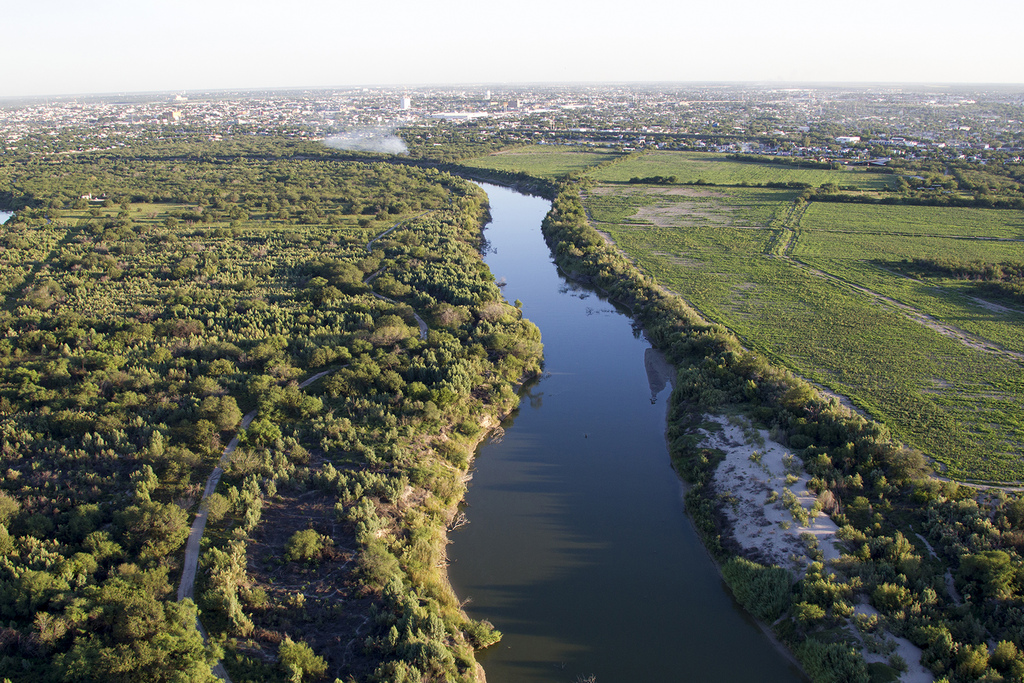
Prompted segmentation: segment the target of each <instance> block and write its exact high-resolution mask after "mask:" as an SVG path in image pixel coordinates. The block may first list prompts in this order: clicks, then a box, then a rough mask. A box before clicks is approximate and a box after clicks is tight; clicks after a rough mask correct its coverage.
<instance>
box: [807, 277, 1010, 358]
mask: <svg viewBox="0 0 1024 683" xmlns="http://www.w3.org/2000/svg"><path fill="white" fill-rule="evenodd" d="M787 260H788V261H789V262H790V263H792V264H793V265H795V266H797V267H799V268H802V269H803V270H806V271H807V272H809V273H812V274H813V275H816V276H818V277H821V278H825V279H827V280H831V281H832V282H838V283H839V284H842V285H845V286H847V287H850V288H851V289H854V290H856V291H858V292H860V293H861V294H866V295H868V296H870V297H871V298H873V299H875V300H876V301H880V302H882V303H885V304H888V305H890V306H892V307H894V308H896V309H897V310H898V311H900V312H901V313H903V315H905V316H906V317H907V318H909V319H910V320H912V321H913V322H916V323H918V324H920V325H924V326H925V327H927V328H929V329H931V330H935V331H936V332H938V333H939V334H941V335H942V336H944V337H948V338H949V339H952V340H954V341H958V342H960V343H961V344H963V345H964V346H966V347H968V348H970V349H974V350H975V351H982V352H984V353H990V354H993V355H997V356H1003V357H1005V358H1010V359H1013V360H1016V361H1024V353H1020V352H1019V351H1011V350H1009V349H1006V348H1003V347H1002V346H1001V345H999V344H997V343H996V342H994V341H992V340H991V339H986V338H984V337H981V336H979V335H976V334H973V333H971V332H968V331H967V330H963V329H960V328H959V327H956V326H955V325H950V324H949V323H944V322H942V321H940V320H937V319H936V318H934V317H932V316H930V315H928V314H927V313H922V312H921V311H919V310H917V309H916V308H914V307H913V306H911V305H909V304H905V303H903V302H902V301H899V300H898V299H894V298H892V297H891V296H886V295H885V294H881V293H879V292H876V291H874V290H873V289H869V288H867V287H865V286H864V285H859V284H857V283H855V282H851V281H850V280H847V279H845V278H842V277H839V276H838V275H833V274H831V273H826V272H825V271H823V270H818V269H817V268H814V267H812V266H809V265H807V264H806V263H804V262H803V261H800V260H799V259H795V258H788V259H787Z"/></svg>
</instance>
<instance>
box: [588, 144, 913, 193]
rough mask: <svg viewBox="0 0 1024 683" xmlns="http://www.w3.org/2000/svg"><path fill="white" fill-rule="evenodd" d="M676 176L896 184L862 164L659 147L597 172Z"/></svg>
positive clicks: (601, 177) (865, 186)
mask: <svg viewBox="0 0 1024 683" xmlns="http://www.w3.org/2000/svg"><path fill="white" fill-rule="evenodd" d="M651 176H676V178H677V179H678V182H680V183H691V182H696V181H703V182H706V183H709V184H712V185H743V184H747V185H758V184H764V183H780V182H781V183H787V182H797V183H809V184H811V185H814V186H819V185H823V184H825V183H836V184H838V185H841V186H850V187H856V188H857V189H861V190H875V191H880V190H884V189H887V188H889V187H892V183H893V182H894V180H893V179H894V176H892V175H886V174H880V173H871V172H868V171H866V170H864V169H859V168H842V169H838V170H827V169H813V168H793V167H790V166H783V165H781V164H757V163H748V162H740V161H730V160H728V159H727V158H726V155H724V154H707V153H703V152H668V151H655V152H650V153H648V154H644V155H643V156H639V157H636V158H634V159H629V160H627V161H624V162H623V163H621V164H616V165H615V166H612V167H609V168H603V169H600V170H598V171H597V172H595V173H594V179H595V180H598V181H600V182H608V183H623V182H628V181H629V179H630V178H634V177H638V178H648V177H651Z"/></svg>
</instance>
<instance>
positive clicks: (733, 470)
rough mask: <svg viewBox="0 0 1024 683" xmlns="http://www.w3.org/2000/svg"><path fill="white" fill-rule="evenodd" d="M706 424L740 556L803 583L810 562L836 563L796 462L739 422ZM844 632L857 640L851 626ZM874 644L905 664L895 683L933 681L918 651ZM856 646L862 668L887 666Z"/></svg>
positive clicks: (893, 641)
mask: <svg viewBox="0 0 1024 683" xmlns="http://www.w3.org/2000/svg"><path fill="white" fill-rule="evenodd" d="M705 420H706V421H707V423H709V427H708V428H706V429H702V430H701V434H702V435H703V436H704V442H703V444H704V445H705V446H707V447H709V448H716V449H719V450H720V451H721V452H722V453H724V454H725V459H724V460H723V461H722V462H721V463H719V465H718V468H717V469H716V470H715V476H714V488H715V491H716V493H717V495H718V496H719V497H720V499H721V500H722V501H723V502H724V503H725V505H724V507H723V510H724V515H725V518H726V521H727V523H728V529H727V530H726V532H725V533H726V535H727V536H728V537H729V538H731V539H732V540H734V541H735V542H736V544H737V545H738V546H739V547H740V548H742V550H743V554H744V555H747V556H749V557H752V558H753V559H756V560H758V561H759V562H761V563H762V564H766V565H773V564H775V565H779V566H781V567H785V568H787V569H789V570H791V571H792V572H793V573H794V574H795V575H796V576H802V575H803V574H804V573H805V572H806V570H807V565H808V564H809V563H810V562H812V561H815V560H818V561H822V562H824V563H825V564H826V566H827V564H828V563H829V562H830V561H832V560H836V559H838V558H839V556H840V553H841V549H840V547H839V546H838V539H837V537H836V532H837V531H838V530H839V529H838V527H837V526H836V524H835V522H833V521H832V520H831V519H830V518H829V517H828V516H827V515H826V514H825V513H824V512H820V513H818V514H812V513H813V512H814V510H815V507H816V503H818V496H816V495H815V494H814V493H813V492H812V491H810V490H809V489H808V488H807V483H808V481H810V476H809V475H808V474H807V473H806V472H804V471H803V467H802V464H801V462H800V460H799V458H797V457H796V456H794V455H793V454H792V453H791V452H790V451H789V449H787V448H786V447H785V446H783V445H781V444H779V443H777V442H774V441H772V440H771V438H770V436H769V433H768V432H767V431H766V430H757V429H754V428H752V427H751V426H750V425H749V423H748V422H747V421H746V420H745V419H743V418H735V417H733V418H729V417H724V416H721V415H708V416H705ZM819 505H820V504H819ZM856 612H858V613H861V614H868V615H870V614H877V612H875V610H874V609H873V608H872V607H871V606H870V605H867V604H860V605H857V607H856ZM850 630H851V632H853V633H857V630H856V628H854V627H853V625H852V623H851V627H850ZM859 637H860V636H859ZM876 640H877V641H878V643H877V644H876V645H875V647H874V648H873V649H876V650H877V649H882V650H884V651H886V652H888V651H894V652H896V653H897V654H898V655H899V656H900V657H902V659H903V660H904V661H905V662H906V664H907V669H908V670H907V671H906V673H904V674H903V675H902V676H901V677H900V680H901V681H903V682H904V683H929V682H931V681H934V680H935V679H934V677H933V676H932V674H931V672H930V671H929V670H928V669H926V668H924V667H923V666H921V664H920V660H921V650H920V649H919V648H917V647H916V646H914V644H913V643H911V642H910V641H908V640H906V639H905V638H896V637H894V636H892V635H891V634H882V635H881V636H879V637H877V638H876ZM861 642H862V644H863V645H864V647H863V650H862V651H863V654H864V659H865V661H867V662H869V663H871V662H884V661H886V659H887V657H886V656H885V655H882V654H878V653H875V652H871V651H870V650H869V648H868V647H867V643H866V641H865V639H864V638H863V637H861ZM879 645H880V646H881V648H879V647H878V646H879Z"/></svg>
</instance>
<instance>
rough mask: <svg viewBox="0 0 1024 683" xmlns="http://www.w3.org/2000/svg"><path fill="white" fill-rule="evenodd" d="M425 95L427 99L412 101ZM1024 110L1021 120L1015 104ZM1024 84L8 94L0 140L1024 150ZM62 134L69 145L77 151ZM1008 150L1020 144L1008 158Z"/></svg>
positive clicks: (809, 151) (905, 153)
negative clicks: (183, 136)
mask: <svg viewBox="0 0 1024 683" xmlns="http://www.w3.org/2000/svg"><path fill="white" fill-rule="evenodd" d="M414 99H415V101H416V108H415V109H414V108H413V106H412V103H413V100H414ZM1014 112H1019V113H1020V114H1019V115H1017V116H1016V117H1014V115H1013V113H1014ZM1021 118H1024V93H1022V92H1020V91H1014V90H1011V89H1008V88H1004V89H993V90H991V91H977V90H974V89H969V88H962V89H960V90H959V91H958V90H955V89H952V90H951V91H950V92H948V93H940V94H936V92H935V90H934V89H929V90H928V91H927V92H921V93H915V92H913V91H912V90H911V89H908V88H906V87H903V88H895V87H893V88H884V87H878V88H853V87H850V88H842V87H832V88H825V87H822V88H808V87H803V88H758V87H753V86H739V85H721V86H715V85H689V86H688V85H679V86H674V87H673V86H657V87H655V86H644V85H636V86H621V85H580V86H528V87H527V86H524V87H511V86H500V87H496V88H494V87H486V88H485V87H481V88H466V87H437V88H419V89H410V88H401V89H397V88H350V89H331V90H327V89H325V90H303V91H264V92H258V91H253V92H205V93H201V92H192V93H188V95H187V96H186V95H185V94H184V93H169V94H164V95H155V96H154V95H146V94H139V95H134V96H132V95H128V96H120V97H118V98H117V100H116V101H115V100H108V99H105V98H103V97H98V96H97V97H67V98H45V99H43V98H37V99H30V100H24V101H21V102H10V101H8V102H0V146H2V148H4V149H9V150H17V149H18V147H19V145H20V144H22V141H24V140H26V139H29V138H31V139H32V140H33V148H34V149H39V150H41V151H45V149H46V144H45V140H46V139H47V138H48V137H50V136H61V135H63V134H64V132H65V131H74V140H75V142H76V143H77V144H78V145H79V148H80V149H81V150H86V149H103V148H105V147H106V146H111V145H117V144H124V141H125V140H126V139H127V140H130V139H131V138H132V137H133V136H136V135H139V136H142V135H147V136H152V135H153V134H154V131H156V134H157V135H159V134H160V131H165V132H166V134H170V133H171V132H173V130H174V129H175V127H177V126H189V128H190V129H191V130H200V131H205V132H207V133H208V135H209V136H210V137H211V138H215V137H216V136H228V135H235V134H259V133H266V132H270V131H274V132H275V133H276V134H284V135H291V136H294V137H299V138H314V139H315V138H322V137H326V136H329V135H337V134H339V133H344V132H348V131H352V130H356V129H359V128H365V127H374V128H380V127H385V128H388V127H414V128H415V127H430V126H437V125H456V126H458V125H467V126H468V125H472V127H473V131H474V134H476V135H479V136H481V137H488V136H494V135H501V136H503V137H502V139H505V140H509V141H512V142H527V141H533V142H546V143H558V144H579V145H604V146H607V145H613V146H618V147H621V148H624V149H625V148H628V149H693V150H707V151H717V152H742V153H754V154H776V155H779V156H789V157H807V158H814V159H818V160H821V159H830V160H839V161H841V162H858V163H867V162H870V161H871V160H874V159H879V158H886V157H892V156H900V157H904V158H915V157H920V156H929V155H934V156H940V157H941V156H943V155H945V156H948V157H950V158H959V157H961V156H964V157H966V158H970V157H972V156H973V157H976V158H978V159H979V160H984V159H985V158H988V157H990V156H991V155H993V154H1002V155H1004V156H1006V158H1007V159H1008V160H1007V161H1006V163H1019V162H1014V161H1012V159H1014V158H1018V159H1019V158H1020V155H1021V152H1024V125H1022V122H1021ZM66 146H67V141H66V140H65V141H64V143H63V145H62V149H66ZM1007 152H1012V154H1010V155H1008V156H1007V155H1006V153H1007Z"/></svg>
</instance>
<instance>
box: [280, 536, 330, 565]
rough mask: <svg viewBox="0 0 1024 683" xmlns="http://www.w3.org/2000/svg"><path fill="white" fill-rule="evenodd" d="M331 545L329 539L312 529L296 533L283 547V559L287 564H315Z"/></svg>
mask: <svg viewBox="0 0 1024 683" xmlns="http://www.w3.org/2000/svg"><path fill="white" fill-rule="evenodd" d="M332 545H333V543H332V541H331V539H330V538H328V537H327V536H324V535H323V534H318V533H317V532H315V531H313V530H312V529H303V530H301V531H296V532H295V533H294V534H292V537H291V538H289V539H288V542H287V543H285V546H284V558H285V559H286V560H288V561H289V562H317V561H319V560H320V559H321V558H322V557H323V555H324V553H325V552H326V551H327V550H328V549H330V548H331V546H332Z"/></svg>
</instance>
